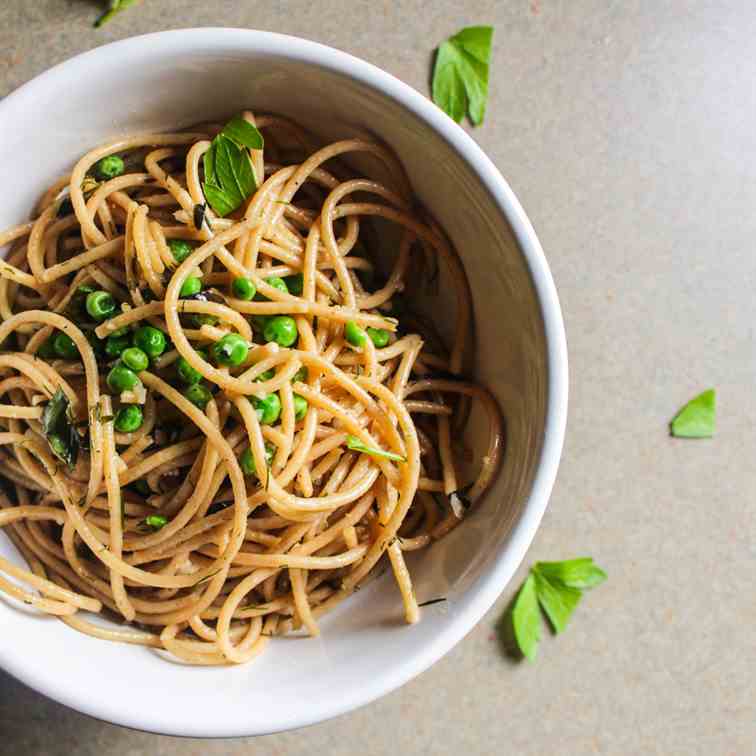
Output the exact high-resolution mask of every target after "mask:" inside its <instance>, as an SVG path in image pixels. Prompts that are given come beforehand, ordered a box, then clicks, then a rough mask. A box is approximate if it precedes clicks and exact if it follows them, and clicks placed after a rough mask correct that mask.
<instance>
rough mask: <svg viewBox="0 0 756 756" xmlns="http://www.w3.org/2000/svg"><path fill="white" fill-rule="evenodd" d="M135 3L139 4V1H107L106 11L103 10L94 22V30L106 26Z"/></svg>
mask: <svg viewBox="0 0 756 756" xmlns="http://www.w3.org/2000/svg"><path fill="white" fill-rule="evenodd" d="M137 2H139V0H108V7H107V10H105V11H104V12H103V13H102V14H101V15H100V16H99V17H98V18H97V20H96V21H95V22H94V25H95V28H99V27H100V26H102V25H103V24H107V23H108V21H110V20H112V18H113V17H114V16H115V15H116V14H118V13H120V12H121V11H125V10H126V8H128V7H129V6H131V5H134V4H135V3H137Z"/></svg>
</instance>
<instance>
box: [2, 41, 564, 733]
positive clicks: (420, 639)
mask: <svg viewBox="0 0 756 756" xmlns="http://www.w3.org/2000/svg"><path fill="white" fill-rule="evenodd" d="M243 108H252V109H255V110H258V111H260V110H269V111H277V112H281V113H285V114H288V115H291V116H293V117H294V118H298V119H300V120H302V121H305V122H307V123H308V124H312V125H317V126H318V128H319V129H320V130H321V131H323V132H324V135H326V136H330V137H341V136H344V135H346V134H348V133H350V131H351V130H353V129H355V128H357V129H369V130H370V131H373V132H374V133H376V134H377V135H378V136H379V137H380V138H382V139H383V140H385V141H386V142H387V143H388V144H390V145H391V146H392V147H393V148H394V149H395V150H396V152H397V153H398V154H399V157H400V158H401V160H402V161H403V163H404V165H405V166H406V168H407V170H408V172H409V175H410V177H411V180H412V183H413V185H414V189H415V191H416V192H417V194H418V195H419V196H420V198H421V199H422V200H423V202H424V203H425V205H426V206H427V207H428V208H429V209H430V210H431V211H432V213H433V214H434V215H435V217H436V218H437V219H438V220H439V221H441V223H442V224H443V226H444V227H445V229H446V231H447V233H448V234H449V235H450V236H451V238H452V240H453V242H454V243H455V244H456V247H457V249H458V250H459V251H460V253H461V255H462V259H463V262H464V264H465V267H466V270H467V273H468V276H469V278H470V283H471V285H472V290H473V292H474V303H475V317H476V322H477V338H478V347H479V349H478V358H477V364H476V373H477V376H478V378H479V379H480V380H481V381H483V382H484V383H485V384H487V385H488V386H489V387H490V388H491V389H492V390H493V391H494V392H495V394H496V396H497V397H498V399H499V401H500V403H501V406H502V409H503V412H504V415H505V417H506V424H507V445H506V458H505V463H504V468H503V471H502V474H501V475H500V476H499V478H498V481H497V483H496V485H495V486H494V487H493V489H492V490H491V491H490V492H489V494H488V495H487V496H486V498H485V500H484V501H483V502H482V504H481V505H480V506H479V507H478V508H476V510H475V511H474V512H473V513H472V514H471V515H470V517H469V519H468V520H466V521H465V523H463V525H462V526H461V527H460V528H458V529H457V530H456V531H454V532H453V533H452V534H451V535H450V536H449V537H448V538H447V539H444V540H442V541H440V542H439V543H437V544H435V545H434V546H433V547H432V548H431V549H430V550H429V551H423V552H418V554H417V555H415V558H414V559H413V560H412V562H411V565H410V567H411V569H412V571H413V574H414V577H415V581H416V585H417V593H418V597H419V600H421V601H423V600H427V599H430V598H434V597H437V596H439V595H444V596H447V597H448V601H447V602H446V603H442V604H437V605H435V606H432V607H428V608H427V609H426V610H425V611H424V612H423V618H422V621H421V622H420V623H419V624H417V625H414V626H411V627H410V626H406V625H404V624H403V622H402V621H401V614H402V607H401V601H400V599H399V596H398V593H397V590H396V588H395V586H394V585H393V584H392V580H391V579H390V577H389V576H388V575H386V576H384V577H383V578H380V579H378V580H376V581H374V582H372V583H371V584H369V585H368V586H367V587H365V588H364V589H363V590H362V591H360V592H359V593H357V594H355V596H354V597H353V598H351V599H350V600H349V601H347V602H346V603H345V604H343V605H342V606H341V607H340V608H339V609H338V610H337V611H336V612H334V614H333V615H331V616H329V617H327V618H326V619H325V620H324V621H323V623H322V630H323V633H322V637H321V638H319V639H316V640H312V639H304V638H287V639H281V640H275V641H274V642H273V643H272V644H271V646H270V647H269V650H268V651H266V653H264V654H263V655H262V656H261V657H259V658H258V659H257V660H255V661H253V662H252V663H250V664H248V665H245V666H240V667H230V668H218V669H216V668H201V667H190V666H183V665H180V664H176V663H171V662H169V661H166V660H165V659H164V658H162V657H161V656H160V655H158V654H157V653H156V652H154V651H150V650H147V649H143V648H140V647H132V646H125V645H120V644H112V643H108V642H105V641H100V640H95V639H92V638H89V637H87V636H84V635H80V634H78V633H77V632H75V631H73V630H70V629H69V628H68V627H66V626H65V625H63V624H62V623H61V622H58V621H57V620H55V619H52V618H47V617H40V616H38V615H35V614H34V613H32V612H29V611H26V610H25V609H24V608H23V607H19V606H17V605H11V603H9V602H5V601H0V628H1V629H2V633H1V634H2V643H0V666H2V667H3V668H4V669H6V670H7V671H8V672H9V673H10V674H12V675H14V676H15V677H17V678H18V679H19V680H21V681H23V682H25V683H26V684H28V685H30V686H31V687H33V688H35V689H36V690H38V691H40V692H41V693H43V694H45V695H47V696H49V697H51V698H54V699H56V700H57V701H60V702H61V703H64V704H66V705H68V706H71V707H72V708H74V709H78V710H79V711H82V712H85V713H87V714H90V715H92V716H94V717H97V718H99V719H104V720H107V721H110V722H115V723H118V724H122V725H127V726H129V727H135V728H138V729H142V730H150V731H154V732H160V733H166V734H173V735H186V736H197V737H206V736H207V737H213V736H236V735H255V734H261V733H268V732H274V731H277V730H285V729H290V728H294V727H301V726H303V725H307V724H311V723H314V722H318V721H320V720H323V719H326V718H328V717H332V716H334V715H336V714H340V713H342V712H346V711H349V710H350V709H353V708H355V707H357V706H361V705H363V704H366V703H368V702H369V701H372V700H373V699H375V698H377V697H379V696H381V695H383V694H384V693H387V692H388V691H390V690H392V689H394V688H396V687H398V686H399V685H402V684H403V683H405V682H406V681H407V680H409V679H411V678H412V677H414V676H415V675H417V674H419V673H420V672H422V671H423V670H425V669H427V668H428V667H429V666H430V665H431V664H433V662H435V661H436V660H437V659H439V658H440V657H441V656H442V655H443V654H445V653H446V652H447V651H449V649H451V647H452V646H453V645H454V644H455V643H457V641H459V640H460V639H461V638H462V637H464V635H465V634H466V633H467V632H468V631H469V630H470V629H471V628H472V627H473V626H474V625H475V624H476V623H477V622H478V621H479V620H480V618H481V617H482V616H483V614H484V613H485V612H486V610H487V609H488V608H489V607H490V606H491V604H492V603H493V602H494V600H495V599H496V597H497V596H498V595H499V594H500V592H501V591H502V590H503V588H504V587H505V586H506V584H507V582H508V581H509V579H510V578H511V576H512V574H513V572H514V571H515V569H516V568H517V566H518V565H519V564H520V562H521V560H522V559H523V557H524V555H525V552H526V550H527V548H528V545H529V544H530V542H531V539H532V538H533V535H534V533H535V531H536V528H537V527H538V524H539V522H540V520H541V516H542V515H543V512H544V509H545V507H546V503H547V500H548V498H549V494H550V492H551V488H552V485H553V483H554V478H555V475H556V471H557V465H558V462H559V457H560V453H561V450H562V441H563V436H564V428H565V419H566V412H567V352H566V345H565V336H564V328H563V324H562V316H561V312H560V309H559V303H558V300H557V295H556V291H555V289H554V284H553V281H552V278H551V275H550V273H549V269H548V266H547V264H546V260H545V258H544V255H543V251H542V250H541V246H540V244H539V243H538V239H537V238H536V235H535V232H534V231H533V228H532V226H531V225H530V222H529V221H528V219H527V217H526V216H525V213H524V212H523V210H522V208H521V207H520V204H519V202H518V201H517V199H516V198H515V196H514V194H513V193H512V191H511V190H510V188H509V186H508V185H507V183H506V181H504V179H503V178H502V176H501V174H500V173H499V172H498V171H497V170H496V168H495V167H494V165H493V164H492V163H491V161H490V160H489V159H488V158H487V157H486V156H485V155H484V154H483V152H481V150H480V149H479V148H478V146H477V145H476V144H475V142H474V141H473V140H472V139H471V138H470V137H469V136H467V134H466V133H465V132H464V131H463V130H462V129H461V128H459V127H458V126H457V125H456V124H455V123H453V122H452V121H451V120H450V119H449V118H447V116H446V115H444V113H442V112H441V111H440V110H439V109H437V108H436V106H435V105H433V104H432V103H431V102H430V101H429V100H428V99H426V98H425V97H424V96H422V95H420V94H418V93H417V92H416V91H415V90H413V89H411V88H410V87H408V86H407V85H405V84H403V83H402V82H401V81H398V80H397V79H395V78H394V77H392V76H390V75H389V74H387V73H385V72H383V71H381V70H379V69H378V68H375V67H374V66H372V65H369V64H368V63H365V62H364V61H361V60H358V59H357V58H353V57H351V56H349V55H346V54H345V53H342V52H339V51H337V50H333V49H331V48H329V47H324V46H322V45H318V44H314V43H312V42H307V41H305V40H302V39H296V38H293V37H285V36H281V35H277V34H269V33H265V32H257V31H247V30H238V29H192V30H185V31H171V32H163V33H159V34H151V35H148V36H143V37H137V38H134V39H129V40H126V41H123V42H117V43H115V44H110V45H105V46H104V47H100V48H98V49H96V50H93V51H92V52H89V53H85V54H83V55H79V56H78V57H76V58H73V59H72V60H69V61H67V62H66V63H63V64H62V65H59V66H57V67H55V68H53V69H52V70H50V71H48V72H47V73H45V74H43V75H41V76H39V77H37V78H36V79H34V80H33V81H32V82H30V83H28V84H26V85H25V86H23V87H21V88H20V89H19V90H18V91H16V92H14V93H13V94H12V95H10V96H9V97H7V98H6V99H5V100H4V101H2V102H0V165H2V166H3V169H4V174H5V176H6V177H12V181H11V184H10V185H12V191H10V192H4V194H3V201H2V203H0V228H4V227H6V226H9V225H12V224H14V223H17V222H19V221H21V220H22V219H25V218H26V217H27V213H28V212H29V209H30V208H31V206H32V204H33V202H34V201H35V200H36V199H37V197H38V196H39V193H40V190H41V189H42V188H43V187H45V186H46V185H48V184H49V183H51V181H52V180H53V179H54V178H56V177H57V176H59V175H60V174H62V173H63V172H65V171H66V170H67V169H70V167H71V166H72V163H73V161H74V159H75V158H77V157H78V156H79V155H81V154H82V153H83V152H85V151H86V150H87V149H88V148H90V147H92V146H93V145H96V144H99V143H101V142H103V141H105V140H106V139H108V138H109V137H112V136H113V135H116V134H119V133H126V132H138V131H148V130H149V131H157V130H169V129H173V128H175V127H176V126H186V125H189V124H192V123H196V122H198V121H202V120H207V119H209V118H212V117H218V118H219V119H220V118H222V117H224V116H230V115H232V114H234V113H236V112H238V111H239V110H241V109H243ZM489 117H494V114H493V113H491V114H490V116H489ZM439 309H443V308H439ZM0 553H2V554H3V555H5V556H8V555H9V554H10V555H12V557H13V558H16V559H17V558H18V555H17V554H16V553H15V551H14V549H13V548H12V547H11V545H10V543H9V541H8V540H7V538H6V537H5V536H4V535H2V534H1V533H0Z"/></svg>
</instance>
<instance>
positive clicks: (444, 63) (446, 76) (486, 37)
mask: <svg viewBox="0 0 756 756" xmlns="http://www.w3.org/2000/svg"><path fill="white" fill-rule="evenodd" d="M492 39H493V27H491V26H470V27H468V28H466V29H462V31H460V32H459V33H458V34H455V35H454V36H453V37H450V38H449V39H448V40H446V42H444V43H443V44H442V45H441V46H440V47H439V48H438V54H437V55H436V63H435V66H434V69H433V83H432V95H433V101H434V102H435V103H436V105H438V106H439V107H440V108H441V109H442V110H443V111H444V112H445V113H447V114H448V115H449V116H450V117H451V118H453V119H454V120H455V121H456V122H457V123H459V122H460V121H461V120H462V118H463V117H464V115H465V113H467V114H468V115H469V117H470V120H471V121H472V122H473V124H474V125H476V126H478V125H479V124H481V123H482V122H483V117H484V116H485V112H486V102H487V100H488V69H489V63H490V60H491V42H492Z"/></svg>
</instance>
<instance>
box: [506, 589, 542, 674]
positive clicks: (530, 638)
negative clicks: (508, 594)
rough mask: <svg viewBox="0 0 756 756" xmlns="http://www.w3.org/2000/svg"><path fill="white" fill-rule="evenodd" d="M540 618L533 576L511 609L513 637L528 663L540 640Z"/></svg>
mask: <svg viewBox="0 0 756 756" xmlns="http://www.w3.org/2000/svg"><path fill="white" fill-rule="evenodd" d="M540 620H541V618H540V616H539V612H538V598H537V597H536V581H535V577H534V576H533V575H529V576H528V579H527V580H526V581H525V583H524V584H523V586H522V588H520V593H519V594H518V596H517V600H516V601H515V603H514V608H513V609H512V621H513V623H514V635H515V639H516V641H517V645H518V646H519V647H520V651H522V653H523V655H524V656H525V658H526V659H528V660H529V661H534V660H535V658H536V653H537V652H538V642H539V641H540V640H541V622H540Z"/></svg>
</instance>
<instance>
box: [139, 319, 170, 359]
mask: <svg viewBox="0 0 756 756" xmlns="http://www.w3.org/2000/svg"><path fill="white" fill-rule="evenodd" d="M134 346H136V347H139V348H140V349H141V350H142V351H143V352H144V353H145V354H146V355H147V356H148V357H160V355H161V354H162V353H163V352H164V351H165V347H166V339H165V334H164V333H163V332H162V331H161V330H160V329H159V328H153V326H142V327H141V328H138V329H137V330H136V331H135V332H134Z"/></svg>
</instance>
